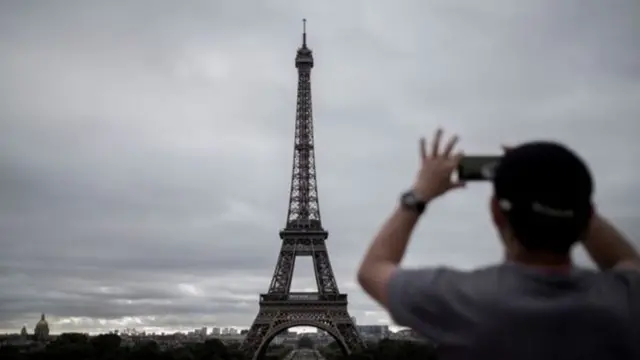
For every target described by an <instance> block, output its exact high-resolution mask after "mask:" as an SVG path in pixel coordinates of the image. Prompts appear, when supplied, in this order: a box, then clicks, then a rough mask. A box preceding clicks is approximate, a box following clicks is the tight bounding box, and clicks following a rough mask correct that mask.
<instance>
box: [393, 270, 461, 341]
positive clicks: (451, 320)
mask: <svg viewBox="0 0 640 360" xmlns="http://www.w3.org/2000/svg"><path fill="white" fill-rule="evenodd" d="M462 276H463V273H461V272H458V271H455V270H451V269H446V268H423V269H398V270H396V271H395V273H394V274H393V275H392V276H391V279H390V281H389V288H388V301H389V314H390V315H391V317H392V319H393V320H394V321H395V322H396V323H397V324H398V325H400V326H407V327H409V328H411V329H413V330H414V331H415V332H417V333H418V334H420V335H422V336H425V337H426V338H428V339H430V340H432V341H434V342H436V343H438V344H449V345H455V344H459V343H460V342H461V341H463V339H462V338H461V336H462V333H463V332H462V331H460V330H461V327H463V326H464V322H465V321H466V320H465V317H466V314H465V313H464V311H462V309H461V308H460V307H459V306H457V305H459V304H460V300H461V299H459V297H460V296H459V295H460V294H461V291H460V286H461V284H460V282H461V281H462Z"/></svg>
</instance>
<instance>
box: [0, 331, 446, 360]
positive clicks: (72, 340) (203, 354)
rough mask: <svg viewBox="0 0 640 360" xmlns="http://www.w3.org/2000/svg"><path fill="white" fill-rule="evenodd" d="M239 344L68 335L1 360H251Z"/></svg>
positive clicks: (372, 351)
mask: <svg viewBox="0 0 640 360" xmlns="http://www.w3.org/2000/svg"><path fill="white" fill-rule="evenodd" d="M239 345H240V344H237V343H233V344H227V345H225V344H224V343H223V342H222V341H220V340H218V339H209V340H206V341H205V342H194V343H185V344H183V346H180V347H176V348H166V349H163V348H161V347H160V345H158V343H156V342H155V341H143V342H139V343H136V344H135V345H133V346H122V339H121V338H120V336H118V335H116V334H104V335H98V336H95V337H89V336H87V335H85V334H78V333H67V334H62V335H60V336H58V337H57V338H56V339H55V340H53V341H51V342H49V343H48V344H47V345H46V346H45V347H43V348H36V349H25V348H24V347H19V346H11V345H7V346H3V347H0V359H2V360H49V359H56V360H58V359H65V360H94V359H96V360H134V359H136V360H250V359H249V358H248V357H247V356H246V355H245V354H244V353H243V352H242V351H240V349H239ZM297 347H298V348H317V349H318V350H319V351H320V353H321V354H322V355H323V356H324V357H325V358H326V359H327V360H387V359H398V360H402V359H406V360H412V359H421V360H434V359H435V354H434V351H433V348H432V347H431V346H430V345H428V344H424V343H416V342H409V341H398V340H382V341H380V342H378V343H371V344H368V346H367V348H366V349H363V350H362V351H358V352H354V353H352V354H350V355H344V354H342V352H341V350H340V348H339V347H338V345H337V344H336V343H335V342H333V343H330V344H329V345H328V346H324V347H316V346H315V345H314V343H313V341H312V340H311V339H310V338H308V337H302V338H301V339H300V340H299V341H298V344H297ZM291 350H293V347H290V346H284V345H275V344H273V345H271V346H269V348H268V349H267V353H266V354H265V356H264V360H282V359H284V358H285V357H286V356H287V354H288V353H289V352H290V351H291Z"/></svg>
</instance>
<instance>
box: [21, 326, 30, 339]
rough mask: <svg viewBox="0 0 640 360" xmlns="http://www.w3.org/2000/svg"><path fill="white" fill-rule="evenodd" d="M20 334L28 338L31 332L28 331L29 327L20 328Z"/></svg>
mask: <svg viewBox="0 0 640 360" xmlns="http://www.w3.org/2000/svg"><path fill="white" fill-rule="evenodd" d="M20 336H22V337H24V338H26V337H27V336H29V333H27V327H26V326H23V327H22V330H20Z"/></svg>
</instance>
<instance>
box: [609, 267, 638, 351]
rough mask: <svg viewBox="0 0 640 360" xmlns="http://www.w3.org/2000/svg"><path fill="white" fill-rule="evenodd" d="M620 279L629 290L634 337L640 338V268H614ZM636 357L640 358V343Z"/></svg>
mask: <svg viewBox="0 0 640 360" xmlns="http://www.w3.org/2000/svg"><path fill="white" fill-rule="evenodd" d="M613 273H614V274H615V275H616V276H617V278H618V280H620V281H622V283H623V284H624V286H625V289H626V290H627V296H628V304H629V312H630V315H631V324H633V325H634V328H633V329H632V331H633V338H634V339H640V270H639V269H637V268H628V267H621V268H616V269H614V270H613ZM634 351H635V355H636V357H634V359H635V358H640V344H639V343H636V344H635V348H634Z"/></svg>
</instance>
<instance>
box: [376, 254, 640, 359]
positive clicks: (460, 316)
mask: <svg viewBox="0 0 640 360" xmlns="http://www.w3.org/2000/svg"><path fill="white" fill-rule="evenodd" d="M389 312H390V314H391V317H392V318H393V320H394V321H395V322H396V323H397V324H398V325H401V326H407V327H410V328H412V329H413V330H414V331H416V332H417V333H418V334H420V335H422V336H424V337H426V338H428V339H430V340H432V341H434V342H435V343H436V344H437V345H438V352H439V355H440V359H441V360H453V359H465V360H466V359H482V360H490V359H500V360H511V359H514V360H515V359H517V360H527V359H535V360H543V359H549V360H551V359H558V360H565V359H567V360H568V359H571V360H574V359H575V360H581V359H589V360H591V359H598V360H608V359H615V360H623V359H640V271H635V270H625V271H623V270H617V271H609V272H596V271H590V270H583V269H572V270H571V271H568V272H564V273H560V272H557V271H555V272H552V271H548V270H542V269H539V268H533V267H527V266H524V265H519V264H515V263H506V264H501V265H497V266H491V267H487V268H483V269H479V270H475V271H457V270H453V269H448V268H428V269H415V270H409V269H400V270H397V271H396V273H395V274H394V275H393V276H392V278H391V281H390V284H389Z"/></svg>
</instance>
